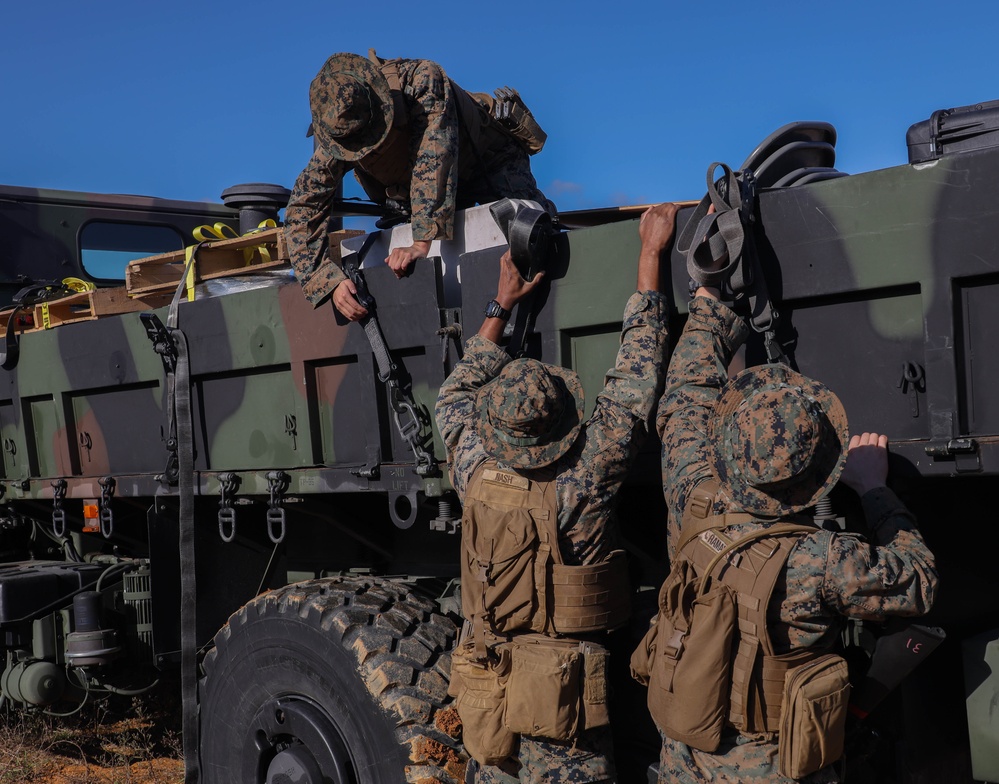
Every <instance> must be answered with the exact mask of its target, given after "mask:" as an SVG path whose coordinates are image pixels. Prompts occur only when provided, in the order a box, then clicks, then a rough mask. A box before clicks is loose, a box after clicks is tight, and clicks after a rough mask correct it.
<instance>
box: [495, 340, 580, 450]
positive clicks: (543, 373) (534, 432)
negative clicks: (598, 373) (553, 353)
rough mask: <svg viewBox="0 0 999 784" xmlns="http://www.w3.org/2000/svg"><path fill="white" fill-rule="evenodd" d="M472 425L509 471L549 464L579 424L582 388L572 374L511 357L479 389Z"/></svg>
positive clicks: (571, 439) (566, 447)
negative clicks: (476, 414) (499, 370)
mask: <svg viewBox="0 0 999 784" xmlns="http://www.w3.org/2000/svg"><path fill="white" fill-rule="evenodd" d="M476 402H477V406H478V411H479V418H478V421H477V423H476V427H477V428H478V432H479V437H480V438H481V439H482V445H483V447H484V448H485V450H486V452H488V453H489V454H490V455H491V456H492V457H494V458H496V459H497V460H498V461H500V462H501V463H504V464H506V465H508V466H511V467H514V468H539V467H541V466H546V465H550V464H551V463H554V462H555V461H556V460H558V459H559V458H560V457H562V455H564V454H565V453H566V452H567V451H569V447H571V446H572V445H573V443H574V442H575V440H576V438H577V437H578V436H579V430H580V428H581V427H582V425H583V385H582V384H581V383H580V381H579V376H577V375H576V373H575V372H574V371H572V370H569V369H567V368H562V367H557V366H555V365H546V364H545V363H544V362H539V361H538V360H536V359H515V360H513V362H511V363H510V364H508V365H507V366H506V367H505V368H503V371H502V372H501V373H500V374H499V375H498V376H497V377H496V378H494V379H493V380H492V381H490V382H489V383H488V384H486V385H485V386H484V387H482V389H480V390H479V393H478V397H477V401H476Z"/></svg>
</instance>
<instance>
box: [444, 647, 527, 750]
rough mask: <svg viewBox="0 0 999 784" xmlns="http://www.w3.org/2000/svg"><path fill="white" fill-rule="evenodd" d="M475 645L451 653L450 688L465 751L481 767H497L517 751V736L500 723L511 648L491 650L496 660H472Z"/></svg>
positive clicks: (508, 673)
mask: <svg viewBox="0 0 999 784" xmlns="http://www.w3.org/2000/svg"><path fill="white" fill-rule="evenodd" d="M473 650H474V645H473V644H471V643H465V644H463V645H461V646H460V647H458V648H456V649H455V650H454V652H453V653H452V654H451V685H450V686H449V688H448V693H450V694H451V695H452V696H453V697H454V698H455V707H456V708H457V710H458V716H459V717H460V718H461V724H462V739H463V741H464V743H465V749H466V750H467V751H468V753H469V754H470V755H471V756H472V757H473V758H474V759H475V760H477V761H478V762H479V763H481V764H483V765H498V764H499V763H501V762H502V761H503V760H505V759H506V758H507V757H509V756H510V755H512V754H513V753H514V752H515V751H516V748H517V736H516V735H515V734H514V733H513V732H511V731H510V730H509V729H507V727H506V725H505V724H504V722H503V703H504V701H505V696H506V686H507V679H508V678H509V675H510V649H509V648H508V647H507V646H502V645H501V646H497V647H496V648H494V649H493V653H495V654H496V656H497V657H498V660H494V659H490V660H488V661H487V662H479V661H477V660H475V659H474V658H472V652H473Z"/></svg>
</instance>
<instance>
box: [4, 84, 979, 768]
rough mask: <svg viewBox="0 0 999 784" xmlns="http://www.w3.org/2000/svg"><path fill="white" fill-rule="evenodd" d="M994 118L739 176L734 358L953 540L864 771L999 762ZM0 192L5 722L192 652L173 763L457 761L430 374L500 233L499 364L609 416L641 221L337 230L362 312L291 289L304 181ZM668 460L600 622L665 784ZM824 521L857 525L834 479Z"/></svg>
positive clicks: (460, 754) (632, 529) (652, 456)
mask: <svg viewBox="0 0 999 784" xmlns="http://www.w3.org/2000/svg"><path fill="white" fill-rule="evenodd" d="M997 112H999V102H996V103H992V104H983V105H979V106H975V107H962V108H961V109H958V110H946V111H941V112H937V113H935V114H934V115H933V117H932V118H931V119H930V120H929V121H926V122H922V123H917V124H916V125H914V126H913V127H912V129H910V132H909V136H908V138H907V143H908V148H909V154H910V162H909V163H908V164H906V165H902V166H897V167H894V168H890V169H886V170H882V171H874V172H868V173H863V174H849V175H847V174H846V173H844V172H840V171H837V170H836V169H835V141H836V133H835V130H834V129H833V128H832V126H829V125H828V124H825V123H809V122H803V123H793V124H791V125H790V126H785V127H784V128H781V129H780V130H779V131H777V132H776V133H775V134H773V135H772V136H771V137H768V139H766V140H764V142H763V143H762V144H760V145H759V146H758V147H757V148H756V149H755V150H754V151H753V153H752V154H751V155H750V156H749V158H747V161H746V162H745V163H744V165H743V166H742V167H740V169H739V170H740V171H743V172H750V171H751V172H752V176H749V175H744V176H741V177H740V178H739V187H740V188H743V189H745V191H746V193H745V194H744V195H746V196H747V205H748V206H747V208H746V209H745V216H744V218H745V221H744V223H745V226H746V230H747V232H748V234H749V235H750V236H751V237H752V238H753V240H754V245H755V248H756V253H757V258H758V274H759V281H758V282H759V284H760V286H761V288H760V289H759V291H761V292H762V291H763V290H764V287H763V284H765V292H766V293H765V295H764V296H765V300H766V302H765V304H767V305H768V306H769V310H770V318H769V320H768V321H767V322H766V323H765V324H760V325H758V326H759V327H760V329H759V331H758V332H756V333H754V337H753V338H752V339H751V340H750V342H749V343H748V345H747V346H746V348H745V350H744V352H743V354H742V355H741V357H740V358H739V364H740V366H741V365H743V364H745V365H753V364H759V363H761V362H765V361H768V360H773V359H784V360H786V361H788V362H790V363H791V364H792V365H793V366H794V367H796V368H797V369H799V370H800V371H802V372H804V373H806V374H808V375H810V376H813V377H815V378H818V379H820V380H822V381H824V382H825V383H826V384H828V385H829V386H830V387H831V388H832V389H833V390H834V391H836V392H837V394H838V395H839V396H840V397H841V399H842V400H843V402H844V404H845V406H846V408H847V411H848V414H849V417H850V421H851V427H852V428H853V429H854V430H855V431H857V432H860V431H863V430H876V431H878V432H886V433H888V434H890V436H891V438H892V458H891V477H890V481H891V484H892V485H893V487H894V488H895V489H896V490H897V491H898V492H899V494H900V495H901V496H902V498H903V500H905V501H906V502H907V503H908V505H909V507H910V508H911V509H913V510H914V511H915V512H916V514H917V515H918V518H919V524H920V526H921V529H922V530H923V532H924V533H925V535H926V537H927V539H928V540H929V543H930V545H931V547H932V548H933V550H934V551H935V553H936V554H937V556H938V559H939V565H940V571H941V574H942V586H943V587H942V590H941V595H940V598H939V601H938V602H937V604H936V606H935V607H934V609H933V612H932V613H931V615H930V616H929V617H927V618H925V619H920V622H919V623H920V625H919V626H917V627H904V628H895V627H890V628H877V627H873V626H872V625H870V624H866V625H865V624H852V625H851V626H850V627H849V633H848V635H847V637H848V639H845V642H848V643H850V647H849V650H850V651H851V652H852V655H851V659H853V660H855V661H854V664H855V665H856V669H857V671H858V689H857V692H858V693H861V692H863V693H870V690H869V689H868V690H867V691H864V689H863V688H861V686H862V685H863V684H864V683H868V684H870V683H873V684H874V688H875V691H877V689H878V688H880V693H878V694H877V695H876V699H875V700H872V701H871V702H870V703H869V704H868V706H867V707H868V708H870V710H865V711H864V712H866V713H868V714H869V715H867V716H866V718H865V720H864V721H863V722H859V721H858V723H857V725H856V727H854V729H853V730H852V736H851V752H850V758H851V759H852V760H853V761H854V763H856V764H855V765H854V767H856V768H857V770H858V771H861V774H860V777H861V778H863V777H865V776H866V780H872V781H874V780H877V781H899V782H916V781H941V780H947V781H970V780H972V779H977V780H988V781H999V749H997V747H996V745H997V744H996V738H995V735H996V733H995V729H994V724H993V719H992V716H991V700H992V694H994V692H995V688H996V683H995V680H994V678H993V677H992V675H991V669H990V667H991V665H992V663H993V662H994V661H995V660H996V657H997V655H999V654H997V653H996V651H997V646H999V602H997V599H996V597H997V596H999V592H997V591H996V584H997V582H999V573H997V572H996V570H995V569H994V568H993V566H992V559H993V554H994V553H995V552H996V551H997V547H996V545H997V539H999V534H997V532H996V526H994V525H992V524H991V523H989V520H991V519H993V518H994V516H995V512H994V508H993V507H994V503H995V501H994V495H995V493H994V488H995V487H996V479H995V476H996V474H997V473H999V402H997V400H999V398H997V397H996V395H995V394H994V393H993V390H992V386H991V385H992V382H993V381H996V380H997V379H999V359H997V358H996V352H995V351H993V350H992V345H991V342H992V339H993V336H995V335H997V334H999V307H997V303H999V299H997V292H999V239H997V233H996V229H995V226H996V225H999V223H997V217H999V216H997V212H999V201H997V200H996V199H995V198H994V193H995V183H996V182H999V130H997V129H999V122H997ZM713 171H715V169H714V167H712V172H713ZM710 178H711V174H710V173H709V180H710ZM0 194H2V199H0V254H2V259H0V271H2V272H0V274H2V279H0V293H2V297H3V300H2V303H0V304H3V305H4V306H6V311H5V319H6V321H5V324H6V338H5V344H4V351H3V357H2V370H0V389H2V390H3V391H2V393H0V444H2V451H0V457H2V461H0V551H2V554H3V555H2V562H0V633H2V635H0V645H2V648H3V651H4V654H5V657H4V658H5V662H4V665H3V671H2V674H0V691H2V694H3V701H4V703H5V704H6V706H7V708H8V709H13V710H23V711H46V712H51V713H62V712H67V711H70V710H72V709H74V708H75V707H76V706H78V705H80V704H82V703H84V702H85V701H88V700H92V699H97V698H100V697H101V696H102V695H106V694H126V695H131V694H138V693H141V692H143V691H144V690H147V689H152V688H157V684H158V683H159V682H160V681H161V680H164V681H166V680H168V679H166V678H165V677H161V676H165V674H167V673H170V672H179V673H180V678H179V680H180V684H181V691H182V696H183V704H184V728H185V732H184V742H185V757H186V762H187V764H188V775H189V780H196V779H198V778H203V779H204V780H206V781H210V782H215V781H234V782H237V781H238V782H278V781H287V780H294V781H301V782H329V781H334V782H344V783H346V782H356V783H357V784H371V783H375V782H377V783H378V784H381V783H383V782H393V783H395V782H399V781H403V780H405V781H410V782H430V781H437V782H459V781H462V780H464V775H465V768H466V762H467V755H466V754H465V753H464V751H463V749H462V746H461V733H460V722H458V720H457V716H456V714H455V712H454V710H453V709H452V708H451V707H450V698H449V697H448V695H447V685H448V677H449V669H450V668H449V660H450V659H449V657H450V650H451V648H452V646H453V645H454V642H455V639H456V636H457V633H458V624H459V623H460V616H459V614H458V610H459V609H460V593H459V592H460V584H459V581H458V579H457V578H458V574H459V568H458V548H459V544H460V542H459V539H460V536H459V535H458V530H459V524H460V516H461V510H460V504H459V502H458V499H457V498H456V497H455V495H454V492H453V491H452V489H451V487H450V484H449V480H448V475H447V469H446V463H445V455H444V451H443V447H442V444H441V442H440V437H439V434H438V433H437V432H436V431H435V429H434V424H433V421H432V416H431V412H432V410H433V405H434V402H435V400H436V396H437V391H438V388H439V386H440V385H441V383H442V382H443V380H444V379H445V377H446V376H447V374H448V372H449V371H450V369H451V367H452V366H453V365H454V363H455V362H456V361H457V360H458V358H459V357H460V355H461V347H462V342H463V339H464V338H467V337H468V336H470V335H471V334H474V332H475V331H476V330H477V329H478V326H479V324H480V323H481V318H482V307H483V306H484V304H485V303H486V302H487V301H488V300H489V299H490V298H491V297H492V295H493V294H494V292H495V285H496V280H497V275H498V269H499V258H500V256H501V255H502V253H503V252H504V250H505V249H506V247H507V246H508V244H509V243H511V242H514V241H516V242H521V243H524V247H522V248H519V251H520V252H522V253H523V254H527V255H528V256H530V255H531V254H532V253H533V254H535V255H536V258H533V259H532V262H533V263H538V264H544V265H545V266H546V269H547V270H548V274H547V276H546V284H545V286H544V288H543V289H542V290H541V291H540V292H539V294H538V296H536V297H535V298H534V299H533V300H531V301H529V302H525V303H524V304H522V306H521V307H520V309H519V310H518V312H517V313H516V314H515V315H514V318H513V319H512V320H511V323H510V326H509V327H508V334H507V335H506V339H507V340H508V350H510V351H511V352H513V353H521V352H522V353H524V354H526V355H529V356H534V357H538V358H541V359H543V360H545V361H548V362H553V363H558V364H561V365H565V366H568V367H572V368H574V369H575V370H577V371H578V372H579V374H580V376H581V378H582V380H583V383H584V387H585V389H586V393H587V399H588V400H589V401H592V400H593V398H594V397H595V395H596V393H597V391H598V390H599V388H600V386H601V385H602V380H603V374H604V372H605V371H606V370H607V368H609V367H610V366H611V365H612V363H613V357H614V354H615V352H616V349H617V345H618V335H619V329H620V319H621V312H622V308H623V305H624V302H625V301H626V299H627V297H628V295H629V293H630V292H631V291H632V290H633V286H634V281H635V270H636V261H637V256H638V248H639V241H638V232H637V225H636V219H637V216H638V214H639V213H640V210H639V209H617V210H603V211H590V212H581V213H567V214H565V215H562V216H560V222H559V224H558V225H556V226H555V227H553V228H552V229H551V230H549V229H548V228H547V227H544V226H540V227H539V226H534V225H529V226H527V229H528V230H527V231H526V232H525V231H519V232H517V233H516V237H517V239H516V240H514V234H511V233H509V226H507V227H506V229H507V231H504V228H503V226H501V224H502V221H499V222H498V221H497V220H496V219H495V216H494V213H495V210H493V209H491V208H490V206H489V205H484V206H481V207H476V208H473V209H471V210H467V211H465V212H464V213H459V216H458V227H459V229H458V231H457V232H456V239H454V240H450V241H446V242H439V243H435V244H434V247H433V248H432V249H431V253H430V258H428V259H426V260H421V261H419V262H418V263H417V264H416V265H415V268H414V271H413V273H412V274H411V275H410V276H409V277H407V278H404V279H402V280H397V279H395V277H394V275H393V274H392V272H391V271H390V270H389V269H388V268H387V267H385V266H384V265H383V264H381V263H380V260H381V259H383V258H384V257H385V255H387V253H386V252H387V250H388V249H389V248H391V247H394V246H396V245H401V244H408V243H409V239H410V236H411V235H410V233H409V231H410V230H409V227H408V225H406V224H402V225H396V226H386V227H385V228H381V229H378V230H375V231H371V232H366V233H360V234H358V233H350V232H342V233H334V234H333V235H331V236H332V240H331V248H332V249H333V252H334V253H339V254H340V256H341V260H342V262H343V263H344V265H345V266H346V267H347V268H349V269H351V270H355V269H356V270H359V272H354V274H355V275H358V276H360V278H363V282H364V284H365V285H366V287H367V289H368V291H369V292H370V295H371V296H372V297H373V298H374V301H375V302H376V303H377V305H376V307H375V308H374V312H375V314H376V320H375V327H373V328H369V329H365V328H362V327H361V325H359V324H350V323H347V322H345V321H343V320H342V319H338V317H337V314H336V313H335V311H334V309H333V307H332V305H331V304H330V303H328V302H327V303H326V304H324V305H322V306H320V307H319V308H317V309H313V308H312V307H310V306H309V305H308V303H307V302H306V300H305V298H304V296H303V295H302V292H301V288H300V287H299V285H298V284H297V282H296V281H295V280H294V277H293V276H292V274H291V273H290V270H289V268H288V265H287V262H286V260H285V259H284V258H283V256H284V254H283V252H282V241H281V232H280V228H279V227H277V228H268V227H269V226H271V225H274V226H277V224H278V223H279V217H280V209H281V207H282V205H283V203H284V200H285V199H286V198H287V191H286V190H285V189H284V188H281V187H278V186H268V185H260V184H251V185H245V186H238V187H235V188H231V189H229V190H228V191H227V192H226V193H225V194H224V202H225V203H224V204H219V205H210V204H203V203H191V202H178V201H167V200H161V199H152V198H144V197H132V196H105V195H97V194H82V193H67V192H58V191H35V190H29V189H25V188H15V187H4V188H0ZM750 197H751V198H750ZM351 211H352V208H350V206H349V205H345V206H344V210H343V212H344V214H349V213H350V212H351ZM695 212H696V209H695V208H694V207H693V206H688V207H687V208H686V209H685V210H683V211H682V212H681V213H680V218H679V223H680V225H685V223H686V222H687V220H688V219H689V218H690V216H691V215H692V214H694V213H695ZM529 213H530V211H529V210H525V213H524V214H529ZM389 222H391V221H389ZM223 226H225V227H228V228H221V227H223ZM520 228H521V229H523V228H524V227H523V226H521V227H520ZM535 229H538V230H539V231H544V232H545V239H546V241H545V242H537V241H536V240H537V234H536V232H535ZM508 237H509V239H508ZM525 237H526V239H525ZM192 259H193V260H192ZM670 261H671V265H672V266H671V269H672V286H671V290H670V291H669V292H668V296H669V298H670V301H671V304H672V306H673V312H674V314H675V315H674V317H673V318H672V319H671V330H672V334H673V335H678V334H679V331H680V328H681V326H682V323H683V318H684V314H685V312H686V303H687V301H688V271H687V265H686V259H685V258H684V256H683V254H682V253H681V252H680V251H679V250H677V249H674V250H673V251H672V258H671V260H670ZM459 273H460V274H459ZM123 280H124V281H125V285H124V286H123V285H122V282H123ZM87 284H93V285H94V286H95V287H96V288H94V289H93V290H88V289H89V288H90V287H89V286H88V285H87ZM590 405H592V402H591V403H590ZM658 451H659V444H658V443H649V444H647V445H646V447H645V448H644V450H643V453H642V455H641V457H640V460H639V463H638V465H637V466H636V468H635V470H634V471H633V474H632V476H631V478H630V480H629V482H628V484H627V485H626V487H625V488H624V490H623V491H622V493H621V498H620V515H619V517H620V530H621V535H622V539H623V541H624V543H625V546H626V549H627V550H628V553H629V562H630V563H629V565H630V573H631V579H632V583H633V586H634V591H635V592H634V607H635V612H634V613H633V616H634V617H633V621H632V623H631V625H630V626H629V627H628V628H626V629H624V630H622V631H620V632H616V633H615V634H614V635H613V639H612V642H611V645H612V649H613V650H614V651H615V656H616V661H617V665H616V666H615V677H616V678H617V680H616V685H617V688H616V689H615V693H614V694H615V696H614V698H613V700H614V701H613V703H612V727H613V729H614V731H615V736H616V741H617V742H618V743H619V754H618V756H619V762H620V765H621V768H622V770H621V780H622V781H643V780H645V777H646V774H647V770H649V768H650V766H654V762H655V759H656V744H657V742H658V737H657V735H656V734H655V731H654V728H653V727H652V725H651V722H650V720H649V719H648V717H647V715H644V713H643V708H642V705H643V700H644V694H643V692H642V690H641V688H640V687H638V686H637V684H634V683H633V682H630V681H629V679H628V678H627V672H626V670H627V655H628V653H629V652H630V648H632V647H633V646H634V645H635V643H637V640H638V639H639V638H640V637H641V635H642V633H643V632H644V630H645V628H644V627H647V623H648V620H649V618H650V617H651V615H652V614H653V613H654V606H655V594H656V588H657V587H658V585H659V584H660V583H661V582H662V579H663V578H664V576H665V574H666V572H667V570H668V564H667V561H666V555H665V506H664V504H663V501H662V490H661V481H660V475H659V455H658ZM822 514H823V516H824V517H826V518H827V519H829V520H831V521H833V522H832V523H830V524H836V525H840V526H845V527H847V528H849V529H853V530H863V521H862V518H861V515H860V511H859V504H858V503H857V500H856V498H854V497H852V496H851V493H850V491H848V490H846V489H841V488H837V489H836V491H834V493H833V495H832V508H829V509H824V510H822ZM944 635H945V639H944V640H943V642H942V643H940V640H941V639H943V638H944ZM938 644H939V646H938V647H936V650H935V651H934V652H933V653H932V655H928V656H927V655H925V654H926V653H927V652H928V651H929V650H930V649H931V648H933V647H935V646H937V645H938ZM892 646H895V647H894V648H892ZM883 654H884V655H887V656H888V657H889V660H890V662H891V663H890V664H889V665H888V666H885V664H884V656H883ZM906 654H908V655H909V657H910V658H911V659H913V660H914V661H915V660H918V661H920V662H921V663H920V666H919V667H918V668H913V667H912V666H911V665H910V663H909V662H907V661H905V655H906ZM900 657H901V658H900ZM923 659H925V661H923ZM872 661H873V662H874V663H873V664H871V662H872ZM909 670H911V673H910V674H908V677H906V678H905V679H904V680H903V681H902V682H901V684H900V685H898V686H897V688H892V689H890V688H889V687H891V686H894V683H893V682H890V681H892V680H893V679H892V677H891V676H892V675H893V674H895V675H897V674H898V673H901V672H903V671H906V672H907V671H909ZM865 671H866V672H867V674H868V675H870V676H871V678H870V679H869V680H867V681H864V680H863V676H864V674H865ZM886 671H887V672H888V675H887V676H886V675H885V672H886ZM896 680H897V678H896ZM875 705H876V707H875ZM622 750H624V751H622Z"/></svg>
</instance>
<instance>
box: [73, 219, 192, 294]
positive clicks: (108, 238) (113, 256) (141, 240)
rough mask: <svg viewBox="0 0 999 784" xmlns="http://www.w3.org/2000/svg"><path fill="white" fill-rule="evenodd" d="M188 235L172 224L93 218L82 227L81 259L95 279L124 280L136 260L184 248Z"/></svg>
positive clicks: (84, 267) (85, 268) (88, 272)
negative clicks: (117, 221)
mask: <svg viewBox="0 0 999 784" xmlns="http://www.w3.org/2000/svg"><path fill="white" fill-rule="evenodd" d="M183 247H184V238H183V237H182V236H181V234H180V232H178V231H177V230H176V229H175V228H173V227H172V226H162V225H161V226H155V225H150V224H143V223H115V222H110V221H92V222H90V223H88V224H86V225H85V226H84V227H83V228H82V229H81V230H80V262H81V263H82V264H83V269H84V270H85V271H86V272H87V274H88V275H89V276H90V277H92V278H98V279H103V280H122V279H124V277H125V267H126V266H127V265H128V262H130V261H132V260H133V259H141V258H144V257H146V256H154V255H156V254H158V253H167V252H169V251H173V250H180V249H181V248H183Z"/></svg>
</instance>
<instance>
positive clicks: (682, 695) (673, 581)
mask: <svg viewBox="0 0 999 784" xmlns="http://www.w3.org/2000/svg"><path fill="white" fill-rule="evenodd" d="M691 569H692V567H691V566H690V564H689V563H687V562H685V561H680V562H679V563H678V564H677V566H676V568H675V569H674V571H673V573H671V574H670V576H669V578H667V580H666V583H665V584H664V585H663V590H662V593H661V594H660V613H659V619H658V621H657V622H656V625H655V626H654V627H653V630H650V632H649V634H648V635H646V639H645V640H643V641H642V645H643V646H647V647H648V648H651V663H650V664H649V665H648V669H649V712H650V713H651V714H652V718H653V720H655V722H656V724H657V725H658V726H659V729H661V730H662V731H663V733H665V734H666V735H667V736H669V737H670V738H673V739H674V740H678V741H681V742H683V743H686V744H687V745H688V746H692V747H694V748H695V749H700V750H701V751H707V752H713V751H715V750H716V749H717V748H718V744H719V743H720V742H721V733H722V730H723V728H724V727H725V719H726V716H727V713H728V705H729V690H730V684H731V668H732V640H733V637H734V634H735V627H736V605H735V599H734V597H733V596H732V591H731V589H729V588H728V586H726V585H724V584H723V583H720V582H714V583H712V584H711V585H710V587H709V588H708V590H707V591H705V592H704V594H703V595H700V594H699V589H700V587H701V581H700V580H698V579H692V574H691V571H690V570H691ZM653 634H654V640H652V641H650V635H653ZM639 659H641V656H639ZM635 664H636V662H635V661H634V660H633V662H632V665H633V666H635ZM638 664H639V665H641V661H639V662H638Z"/></svg>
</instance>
